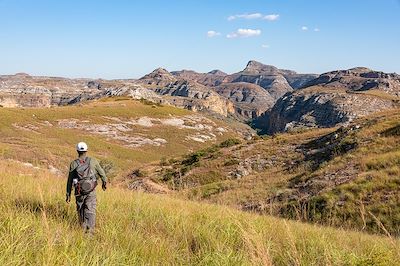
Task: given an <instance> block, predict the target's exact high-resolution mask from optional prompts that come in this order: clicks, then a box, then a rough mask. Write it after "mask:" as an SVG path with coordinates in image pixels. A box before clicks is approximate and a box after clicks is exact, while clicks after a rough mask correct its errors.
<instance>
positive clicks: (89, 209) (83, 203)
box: [75, 190, 96, 233]
mask: <svg viewBox="0 0 400 266" xmlns="http://www.w3.org/2000/svg"><path fill="white" fill-rule="evenodd" d="M75 200H76V210H77V212H78V217H79V223H80V224H81V226H82V228H83V230H84V231H85V232H88V233H93V231H94V227H95V225H96V191H95V190H93V191H92V192H90V193H89V194H87V195H79V196H75Z"/></svg>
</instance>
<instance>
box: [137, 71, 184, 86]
mask: <svg viewBox="0 0 400 266" xmlns="http://www.w3.org/2000/svg"><path fill="white" fill-rule="evenodd" d="M176 80H177V79H176V78H175V77H174V76H173V75H172V74H171V73H169V72H168V71H167V70H165V69H164V68H157V69H156V70H154V71H153V72H151V73H150V74H147V75H145V76H144V77H142V78H140V79H139V82H140V83H142V84H145V85H153V86H165V85H168V84H170V83H171V82H175V81H176Z"/></svg>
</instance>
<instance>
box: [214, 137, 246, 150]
mask: <svg viewBox="0 0 400 266" xmlns="http://www.w3.org/2000/svg"><path fill="white" fill-rule="evenodd" d="M240 143H242V142H241V141H240V140H239V139H235V138H232V139H227V140H225V141H223V142H221V144H219V147H220V148H229V147H232V146H235V145H238V144H240Z"/></svg>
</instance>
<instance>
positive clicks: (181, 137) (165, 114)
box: [0, 98, 236, 178]
mask: <svg viewBox="0 0 400 266" xmlns="http://www.w3.org/2000/svg"><path fill="white" fill-rule="evenodd" d="M193 115H194V113H193V112H190V111H187V110H184V109H178V108H175V107H171V106H159V105H158V106H157V105H150V104H148V103H146V102H140V101H135V100H129V99H124V98H112V99H103V100H100V101H92V102H88V103H86V104H83V105H74V106H66V107H53V108H34V109H33V108H26V109H10V108H0V158H2V159H14V160H19V161H22V162H26V163H31V164H33V165H35V166H42V167H47V166H49V165H51V166H53V167H55V168H57V169H60V170H61V172H62V173H65V172H66V171H67V167H68V165H69V162H70V160H71V158H74V157H75V156H76V154H75V153H76V152H75V150H74V147H75V145H76V143H78V142H79V141H85V142H87V143H88V145H89V147H90V152H91V154H92V155H93V156H96V157H97V158H99V159H100V160H101V161H103V165H108V167H109V168H110V170H112V172H111V173H110V175H111V177H116V178H118V177H120V176H125V175H126V174H128V173H129V172H130V171H131V170H132V169H134V168H135V167H140V166H142V165H144V164H147V163H149V162H153V161H158V160H160V159H161V158H162V157H165V156H167V155H168V156H170V155H182V154H185V153H186V152H187V151H188V150H197V149H200V148H201V147H202V146H203V145H205V143H202V142H198V141H193V140H191V139H188V138H187V136H191V135H193V136H194V137H196V136H197V135H196V134H197V132H200V133H201V134H206V133H207V132H206V133H202V131H196V130H193V129H188V128H180V127H177V126H169V125H164V124H161V123H160V122H158V121H157V119H158V120H168V119H181V118H185V117H190V116H193ZM200 117H201V116H200ZM140 118H149V119H154V120H155V121H154V122H152V123H153V124H152V126H147V125H145V126H141V125H133V124H128V123H131V122H132V121H133V120H135V121H136V122H137V120H138V119H140ZM60 121H62V122H63V123H64V124H66V126H63V127H61V126H59V123H60ZM71 121H72V122H74V121H76V124H73V125H75V128H73V127H72V128H68V126H69V125H68V122H71ZM207 121H208V120H207ZM207 121H206V122H205V123H215V126H214V128H217V127H219V126H221V127H224V128H226V132H224V134H223V135H222V134H221V135H218V134H215V135H216V136H215V140H209V141H208V142H209V143H210V144H208V145H211V144H212V143H215V142H219V141H222V140H224V139H226V138H229V137H231V136H234V135H236V133H235V132H234V130H231V129H230V128H229V126H228V125H227V124H226V123H223V122H221V121H218V120H212V119H210V120H209V122H207ZM145 122H146V121H145ZM156 122H158V123H156ZM172 122H174V121H173V120H172ZM186 123H189V122H187V121H185V124H184V125H186ZM82 125H85V126H86V127H87V129H86V130H82V129H79V128H76V127H79V126H82ZM93 125H96V126H97V128H91V127H93ZM110 125H111V126H110ZM206 125H207V124H206ZM116 127H120V128H121V129H120V130H121V131H118V132H117V133H118V134H120V135H117V137H114V136H115V135H116V133H114V132H113V131H112V130H114V131H115V128H116ZM107 130H109V131H110V132H109V133H107ZM129 130H130V131H129ZM200 133H199V134H200ZM207 134H208V135H209V136H211V133H207ZM207 134H206V135H207ZM126 137H127V138H129V137H130V138H143V139H146V141H149V142H151V141H152V140H153V139H156V140H157V139H160V138H161V139H164V140H165V141H166V143H164V142H160V143H162V145H160V146H155V145H151V144H145V145H142V146H137V147H128V145H126V143H125V142H124V138H126Z"/></svg>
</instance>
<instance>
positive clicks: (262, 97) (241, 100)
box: [215, 82, 275, 119]
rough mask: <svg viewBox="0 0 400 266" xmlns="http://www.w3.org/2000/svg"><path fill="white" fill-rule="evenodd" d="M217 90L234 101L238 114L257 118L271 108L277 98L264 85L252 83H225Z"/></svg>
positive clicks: (245, 117)
mask: <svg viewBox="0 0 400 266" xmlns="http://www.w3.org/2000/svg"><path fill="white" fill-rule="evenodd" d="M215 91H216V92H217V93H218V94H219V95H221V96H223V97H225V98H227V99H229V100H230V101H232V102H233V104H234V107H235V113H236V114H237V115H238V116H241V117H243V118H244V119H247V118H256V117H258V116H260V115H261V114H262V113H264V112H265V111H266V110H268V109H269V108H271V107H272V106H273V104H274V103H275V99H274V98H273V97H272V96H271V95H270V94H269V93H268V91H266V90H265V89H263V88H262V87H260V86H258V85H255V84H251V83H242V82H238V83H224V84H221V85H220V86H217V87H215Z"/></svg>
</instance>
